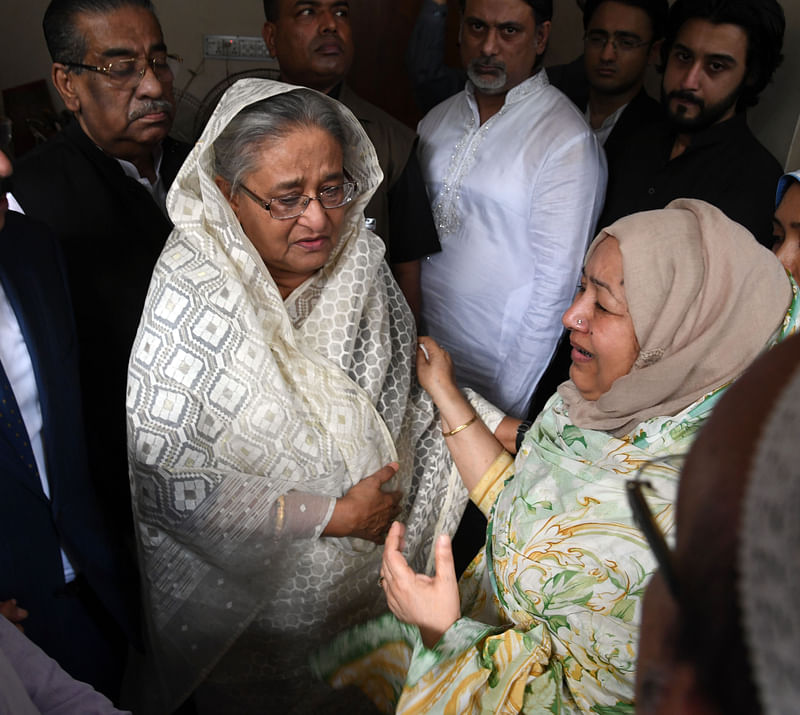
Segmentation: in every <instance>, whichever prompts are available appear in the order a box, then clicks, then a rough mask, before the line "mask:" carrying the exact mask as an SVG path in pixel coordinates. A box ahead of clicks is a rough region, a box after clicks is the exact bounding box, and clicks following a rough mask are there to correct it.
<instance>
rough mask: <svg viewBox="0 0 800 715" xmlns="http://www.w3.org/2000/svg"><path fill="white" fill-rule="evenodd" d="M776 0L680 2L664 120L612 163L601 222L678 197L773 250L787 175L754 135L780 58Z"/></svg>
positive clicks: (667, 58)
mask: <svg viewBox="0 0 800 715" xmlns="http://www.w3.org/2000/svg"><path fill="white" fill-rule="evenodd" d="M785 25H786V21H785V18H784V14H783V9H782V8H781V6H780V4H779V3H778V2H777V0H676V2H675V3H674V4H673V5H672V7H671V9H670V14H669V21H668V23H667V32H666V39H665V41H664V44H663V45H662V48H661V61H662V64H663V70H664V77H663V79H662V83H661V101H662V104H663V105H664V109H665V112H666V118H665V119H664V120H662V121H660V122H657V123H655V124H651V125H650V126H648V127H645V128H644V129H642V130H640V131H639V132H637V133H636V134H635V135H633V136H632V137H631V138H630V141H629V142H628V143H627V145H626V146H625V147H624V150H623V151H621V152H619V154H618V156H616V157H609V183H608V192H607V196H606V205H605V208H604V211H603V215H602V216H601V218H600V225H603V226H606V225H608V224H610V223H613V222H614V221H615V220H616V219H618V218H620V217H622V216H627V215H628V214H631V213H634V212H636V211H646V210H649V209H660V208H663V207H664V206H665V205H666V204H668V203H669V202H670V201H672V200H673V199H676V198H679V197H688V198H696V199H702V200H704V201H708V202H709V203H711V204H713V205H715V206H717V207H718V208H720V209H722V210H723V211H724V212H725V213H726V214H727V215H728V216H729V217H730V218H732V219H733V220H734V221H737V222H738V223H741V224H742V225H743V226H745V227H746V228H747V229H749V230H750V231H751V232H752V233H753V235H754V236H755V237H756V239H757V240H758V241H759V242H760V243H762V244H763V245H764V246H766V247H767V248H770V247H771V246H772V242H773V239H772V213H773V209H774V202H775V192H774V187H775V185H776V184H777V183H778V179H779V178H780V177H781V174H782V169H781V166H780V164H779V163H778V162H777V160H776V159H775V158H774V157H773V156H772V155H771V154H770V153H769V151H768V150H767V149H766V148H764V146H762V144H761V143H760V142H759V141H758V140H757V139H756V138H755V137H754V136H753V134H752V133H751V132H750V129H749V128H748V126H747V116H746V110H747V108H748V107H752V106H755V104H757V102H758V96H759V94H760V93H761V92H762V90H763V89H764V88H765V87H766V86H767V84H769V82H770V80H771V78H772V75H773V74H774V72H775V70H776V69H777V67H778V65H779V64H780V62H781V60H782V54H781V48H782V46H783V34H784V29H785Z"/></svg>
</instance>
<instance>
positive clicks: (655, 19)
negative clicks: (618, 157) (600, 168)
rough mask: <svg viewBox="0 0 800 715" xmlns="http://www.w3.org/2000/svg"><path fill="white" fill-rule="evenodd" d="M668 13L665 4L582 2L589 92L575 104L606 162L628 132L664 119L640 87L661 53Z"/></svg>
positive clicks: (662, 0)
mask: <svg viewBox="0 0 800 715" xmlns="http://www.w3.org/2000/svg"><path fill="white" fill-rule="evenodd" d="M668 12H669V6H668V4H667V0H589V1H588V2H587V3H586V9H585V11H584V14H583V26H584V30H585V34H584V38H583V40H584V43H583V44H584V55H583V60H584V67H585V69H586V78H587V82H588V88H589V93H588V97H587V98H586V100H585V101H584V102H583V103H582V104H581V103H580V102H576V103H577V104H578V106H579V107H580V109H582V110H583V111H584V117H585V119H586V121H587V122H588V123H589V125H590V126H591V127H592V129H594V132H595V135H596V136H597V138H598V140H599V141H600V143H601V144H603V147H604V148H605V150H606V156H607V157H609V161H611V155H612V154H615V153H616V152H618V151H619V150H620V149H621V148H622V147H623V146H624V145H625V141H626V139H627V138H628V137H629V136H630V134H631V133H632V132H634V131H636V130H637V129H638V128H639V127H641V126H645V125H647V124H651V123H653V122H656V121H658V120H659V119H660V118H661V117H662V110H661V106H660V105H659V103H658V102H657V101H656V100H655V99H653V98H652V97H650V95H648V94H647V92H646V91H645V89H644V86H643V83H644V77H645V71H646V70H647V67H648V66H649V65H651V64H653V63H654V62H655V61H656V58H657V56H658V52H659V50H660V48H661V40H662V38H663V36H664V26H665V25H666V20H667V14H668ZM570 98H571V99H573V101H575V98H573V97H570Z"/></svg>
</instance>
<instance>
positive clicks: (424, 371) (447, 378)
mask: <svg viewBox="0 0 800 715" xmlns="http://www.w3.org/2000/svg"><path fill="white" fill-rule="evenodd" d="M419 343H420V345H422V346H424V347H425V351H427V355H426V354H425V351H423V350H422V348H421V347H420V348H418V350H417V376H418V377H419V382H420V384H421V385H422V387H424V388H425V390H426V392H427V393H428V394H429V395H430V396H431V398H432V399H433V401H434V402H435V403H436V406H437V407H438V408H439V413H440V414H441V417H442V432H444V433H447V432H450V431H452V430H454V429H456V428H457V427H459V426H461V425H464V424H466V423H467V422H469V421H470V420H471V419H472V418H473V417H474V416H475V411H474V410H473V409H472V405H470V403H469V401H468V400H467V398H466V397H464V395H463V393H462V392H461V390H459V389H458V386H457V385H456V383H455V379H454V378H453V363H452V360H451V359H450V355H448V354H447V351H446V350H444V349H442V348H441V347H440V346H439V345H438V344H437V343H436V341H435V340H433V339H431V338H428V337H421V338H420V339H419ZM501 424H502V423H501ZM446 439H447V446H448V448H449V449H450V454H451V455H452V456H453V460H454V461H455V463H456V467H457V468H458V471H459V473H460V474H461V478H462V480H463V481H464V485H465V486H466V487H467V489H468V490H469V491H472V490H473V489H474V488H475V486H476V485H477V484H478V482H480V479H481V477H482V476H483V475H484V474H485V473H486V470H487V469H488V468H489V467H490V466H491V464H492V462H494V460H495V459H496V458H497V455H499V454H500V452H501V451H502V450H503V444H501V442H499V441H498V440H497V438H496V437H495V436H494V435H493V434H492V433H491V432H490V431H489V428H488V427H487V426H486V425H485V424H483V422H482V421H481V420H480V419H478V420H476V421H475V422H474V423H473V424H471V425H470V426H469V427H467V428H466V429H463V430H461V431H460V432H458V433H456V434H454V435H452V436H450V437H447V438H446Z"/></svg>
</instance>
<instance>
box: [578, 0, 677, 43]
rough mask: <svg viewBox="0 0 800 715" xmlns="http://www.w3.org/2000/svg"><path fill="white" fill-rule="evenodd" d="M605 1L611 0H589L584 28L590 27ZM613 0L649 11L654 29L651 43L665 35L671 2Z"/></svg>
mask: <svg viewBox="0 0 800 715" xmlns="http://www.w3.org/2000/svg"><path fill="white" fill-rule="evenodd" d="M604 2H609V0H587V2H586V6H585V7H584V10H583V29H584V30H586V29H588V28H589V23H590V22H591V21H592V17H593V16H594V13H595V12H596V11H597V8H598V7H600V6H601V5H602V4H603V3H604ZM613 2H618V3H620V4H622V5H629V6H630V7H638V8H639V9H640V10H643V11H644V12H645V13H647V17H649V18H650V25H651V27H652V30H653V36H652V39H651V40H650V44H652V43H653V42H655V41H656V40H660V39H661V38H662V37H664V33H665V32H666V28H667V17H668V16H669V2H667V0H613Z"/></svg>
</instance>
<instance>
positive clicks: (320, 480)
mask: <svg viewBox="0 0 800 715" xmlns="http://www.w3.org/2000/svg"><path fill="white" fill-rule="evenodd" d="M291 89H296V88H293V87H289V86H288V85H282V84H279V83H276V82H271V81H267V80H255V79H251V80H243V81H240V82H238V83H237V84H235V85H234V86H233V87H232V88H231V89H230V90H229V91H228V92H227V93H226V94H225V96H224V97H223V98H222V100H221V102H220V104H219V106H218V107H217V109H216V110H215V112H214V114H213V116H212V117H211V120H210V122H209V124H208V126H207V127H206V130H205V131H204V133H203V136H202V137H201V139H200V141H199V142H198V143H197V145H196V146H195V147H194V149H193V151H192V153H191V154H190V156H189V158H188V159H187V161H186V163H185V164H184V166H183V168H182V169H181V171H180V173H179V174H178V177H177V179H176V181H175V184H174V185H173V188H172V190H171V191H170V194H169V196H168V200H167V203H168V209H169V213H170V217H171V218H172V220H173V222H174V224H175V229H174V230H173V232H172V234H171V235H170V237H169V239H168V240H167V244H166V246H165V248H164V251H163V253H162V255H161V258H160V259H159V261H158V264H157V265H156V268H155V271H154V274H153V279H152V283H151V285H150V290H149V293H148V296H147V301H146V304H145V309H144V314H143V317H142V321H141V324H140V326H139V331H138V334H137V338H136V341H135V344H134V347H133V351H132V354H131V360H130V367H129V376H128V395H127V414H128V449H129V459H130V468H131V488H132V491H133V505H134V513H135V519H136V522H137V531H138V548H139V554H140V564H141V569H142V575H143V580H144V591H145V610H146V612H147V615H148V625H149V629H150V636H151V641H152V647H153V653H154V665H155V675H154V676H153V677H154V678H155V679H156V681H157V682H151V683H149V684H148V689H147V690H148V692H147V693H145V695H146V699H148V700H150V701H151V702H150V707H152V708H154V709H155V711H160V712H166V711H168V710H169V709H171V708H174V707H176V706H177V705H178V704H179V703H180V702H181V701H182V700H183V699H184V698H185V697H186V696H188V695H189V694H190V693H191V692H193V691H195V690H196V689H197V688H198V686H199V685H200V684H201V683H203V682H205V684H206V685H205V686H204V687H212V688H213V689H215V692H216V694H217V696H219V698H220V702H224V701H226V698H227V697H228V694H231V695H232V694H233V693H236V694H237V695H241V696H242V702H241V703H238V704H237V705H236V707H241V708H242V711H247V710H248V708H250V707H251V706H252V709H253V710H255V711H263V710H264V707H266V706H267V705H268V706H271V707H273V708H275V707H277V708H278V709H277V710H275V711H276V712H277V711H285V710H286V708H285V707H284V709H283V710H281V707H282V706H281V705H280V703H281V697H284V698H285V699H286V701H287V702H295V703H296V698H297V695H296V693H295V691H294V688H295V686H298V685H299V686H300V687H302V688H305V689H310V688H313V687H314V686H313V684H312V683H309V682H308V680H307V678H308V675H307V674H308V670H307V665H306V658H307V654H308V652H309V651H311V650H312V649H313V648H314V647H315V646H316V645H317V644H319V643H322V642H324V641H326V640H328V639H329V638H330V637H331V636H332V635H333V634H335V633H336V632H338V631H340V630H342V629H344V628H346V627H349V626H351V625H353V624H355V623H358V622H361V621H364V620H366V619H367V618H369V617H371V616H375V615H377V614H378V613H380V612H382V611H383V610H385V608H386V603H385V599H384V596H383V592H382V590H381V589H380V588H379V587H378V586H377V585H376V582H377V578H378V571H379V567H380V559H381V553H382V549H381V547H378V546H376V545H375V544H373V543H371V542H367V541H363V540H360V539H355V538H348V539H334V538H320V534H321V532H322V530H323V529H324V527H325V525H326V524H327V522H328V520H329V519H330V516H331V514H332V512H333V507H334V504H335V498H336V497H341V496H342V495H343V494H344V493H346V492H347V491H348V489H350V487H352V486H353V485H354V484H356V483H357V482H358V481H360V480H361V479H363V478H364V477H366V476H368V475H370V474H372V473H374V472H375V471H377V470H378V469H380V468H381V467H383V466H384V465H386V464H387V463H388V462H390V461H393V460H396V461H398V462H399V463H400V471H399V472H398V474H397V475H396V476H395V478H394V479H393V480H392V481H391V482H390V483H389V485H388V488H399V489H402V491H403V493H404V495H405V496H404V499H403V511H402V513H401V516H400V519H401V520H402V521H404V522H405V523H406V524H407V532H406V542H407V552H408V556H409V560H410V562H411V565H412V566H413V567H414V568H415V569H417V570H425V569H426V568H428V569H429V568H430V564H429V563H428V560H429V552H430V546H431V543H432V540H433V538H434V536H435V534H436V533H438V532H440V531H446V532H448V533H451V534H452V533H453V531H454V530H455V527H456V525H457V523H458V520H459V518H460V515H461V513H462V510H463V507H464V505H465V503H466V492H465V490H464V488H463V487H462V485H461V480H460V479H459V477H458V475H457V473H456V472H455V470H454V469H453V468H452V464H451V461H450V459H449V456H448V454H447V449H446V447H445V445H444V441H443V439H442V437H441V433H440V430H439V424H438V419H436V417H435V414H434V409H433V406H432V403H431V402H430V400H429V398H428V397H427V395H426V394H425V393H424V391H423V390H422V389H421V388H420V387H419V385H418V383H417V381H416V377H415V376H414V369H413V360H414V355H415V348H416V333H415V327H414V321H413V318H412V315H411V312H410V310H409V308H408V306H407V305H406V303H405V300H404V298H403V296H402V295H401V293H400V290H399V288H398V287H397V284H396V283H395V281H394V279H393V278H392V275H391V272H390V270H389V268H388V266H387V265H386V263H385V262H384V260H383V243H382V242H381V240H380V239H379V238H377V237H376V236H375V235H373V234H372V233H370V232H369V231H368V230H366V229H365V228H364V217H363V208H364V206H365V205H366V203H367V201H368V199H369V197H370V196H371V195H372V192H373V191H374V189H375V187H377V185H378V183H379V182H380V180H381V177H382V174H381V171H380V168H379V167H378V164H377V160H376V157H375V152H374V150H373V148H372V145H371V144H370V143H369V140H368V139H367V137H366V134H365V133H364V131H363V130H362V128H361V126H360V125H359V123H358V122H357V121H356V120H355V118H354V117H353V115H352V114H350V112H349V111H348V110H347V109H346V108H344V107H343V106H342V105H339V104H338V103H334V104H335V106H336V108H337V110H338V111H339V112H340V114H341V117H342V120H343V124H344V125H345V129H346V133H347V136H348V141H347V143H346V146H345V147H344V149H345V153H344V165H345V169H346V170H347V171H348V172H349V174H350V175H351V176H352V177H353V178H354V179H355V180H356V181H357V182H358V185H359V190H360V193H359V196H358V198H357V199H356V200H355V201H354V202H353V203H352V204H350V206H349V207H348V211H347V216H346V219H345V221H344V225H343V228H342V235H341V238H340V241H339V244H338V246H337V247H336V249H335V250H334V253H333V255H332V256H331V259H330V260H329V262H328V263H327V264H326V265H325V266H324V267H323V268H322V269H320V270H319V271H318V272H317V273H316V274H314V275H313V276H312V277H311V278H309V279H308V280H307V281H306V282H305V283H304V284H303V285H302V286H300V287H299V288H297V289H296V290H295V291H294V292H293V293H292V294H291V295H290V296H289V298H288V299H287V300H286V302H284V301H283V300H282V299H281V296H280V294H279V292H278V290H277V287H276V285H275V283H274V281H273V280H272V278H271V276H270V274H269V272H268V271H267V268H266V266H265V265H264V263H263V261H262V260H261V258H260V256H259V255H258V253H257V252H256V250H255V248H254V247H253V245H252V244H251V243H250V241H249V240H248V239H247V237H246V236H245V235H244V233H243V231H242V228H241V226H240V225H239V223H238V221H237V220H236V217H235V215H234V214H233V212H232V210H231V209H230V207H229V205H228V203H227V201H226V200H225V199H224V197H223V195H222V194H221V192H220V191H219V189H218V188H217V186H216V185H215V183H214V169H213V166H214V155H213V142H214V140H215V139H216V138H217V137H218V136H219V134H220V132H221V131H222V130H223V129H224V128H225V127H226V126H227V125H228V123H229V122H230V121H231V120H232V119H233V117H234V116H235V115H236V114H237V113H238V112H239V111H240V110H241V109H243V108H244V107H245V106H248V105H250V104H252V103H254V102H257V101H259V100H261V99H264V98H266V97H269V96H271V95H275V94H279V93H283V92H286V91H290V90H291ZM330 101H331V102H332V103H333V100H330ZM200 692H201V693H202V690H201V691H200ZM265 697H266V698H268V700H267V701H264V700H263V698H265ZM259 701H260V703H261V706H260V707H259ZM234 711H237V712H238V710H236V709H235V707H234V706H233V701H230V708H228V709H226V710H225V712H234Z"/></svg>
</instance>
